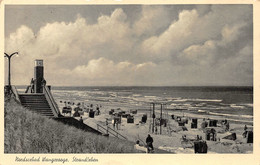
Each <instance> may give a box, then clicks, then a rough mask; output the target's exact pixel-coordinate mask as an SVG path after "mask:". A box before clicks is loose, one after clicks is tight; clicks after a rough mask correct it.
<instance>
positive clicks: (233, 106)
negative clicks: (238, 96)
mask: <svg viewBox="0 0 260 165" xmlns="http://www.w3.org/2000/svg"><path fill="white" fill-rule="evenodd" d="M230 107H231V108H239V109H243V108H245V106H242V105H236V104H230Z"/></svg>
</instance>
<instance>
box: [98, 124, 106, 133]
mask: <svg viewBox="0 0 260 165" xmlns="http://www.w3.org/2000/svg"><path fill="white" fill-rule="evenodd" d="M99 128H102V129H103V130H104V131H106V132H107V129H106V128H104V127H102V126H101V125H99V124H97V130H100V129H99Z"/></svg>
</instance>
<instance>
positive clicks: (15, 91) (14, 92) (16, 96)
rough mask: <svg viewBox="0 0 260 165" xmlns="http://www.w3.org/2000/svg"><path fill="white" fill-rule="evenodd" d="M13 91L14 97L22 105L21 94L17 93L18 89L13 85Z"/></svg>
mask: <svg viewBox="0 0 260 165" xmlns="http://www.w3.org/2000/svg"><path fill="white" fill-rule="evenodd" d="M11 90H12V92H13V94H14V96H15V99H16V100H17V101H18V102H19V103H21V100H20V98H19V94H18V91H17V89H16V87H15V86H13V85H12V86H11Z"/></svg>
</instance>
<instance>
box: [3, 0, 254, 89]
mask: <svg viewBox="0 0 260 165" xmlns="http://www.w3.org/2000/svg"><path fill="white" fill-rule="evenodd" d="M252 18H253V9H252V5H57V6H54V5H20V6H19V5H6V6H5V52H6V53H8V54H11V53H13V52H16V51H18V52H19V56H14V57H12V60H11V63H12V66H11V73H12V77H11V81H12V84H15V85H29V83H30V80H31V78H32V77H33V76H34V60H35V59H43V60H44V77H45V79H46V81H47V84H49V85H55V86H252V85H253V19H252ZM7 66H8V65H7V58H5V83H7V71H8V70H7Z"/></svg>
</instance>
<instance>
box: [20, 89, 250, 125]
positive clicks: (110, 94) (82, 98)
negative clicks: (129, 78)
mask: <svg viewBox="0 0 260 165" xmlns="http://www.w3.org/2000/svg"><path fill="white" fill-rule="evenodd" d="M19 90H21V88H20V89H19ZM51 92H52V94H53V97H54V99H55V100H56V102H57V103H58V105H59V106H60V107H62V106H64V102H70V103H75V105H76V104H78V103H80V104H84V105H87V104H93V105H101V106H102V107H103V108H106V109H122V110H125V111H128V110H135V109H137V110H148V111H149V110H151V107H152V104H151V103H156V105H155V107H156V108H157V109H160V108H161V107H160V104H163V108H164V110H167V114H174V112H177V111H179V112H180V111H181V112H183V113H185V114H196V115H197V116H200V115H201V116H205V115H206V116H209V117H219V118H225V119H230V120H233V121H238V122H239V121H242V122H248V123H251V124H253V87H223V86H221V87H219V86H218V87H212V86H210V87H208V86H204V87H197V86H196V87H168V86H167V87H161V86H160V87H147V86H143V87H141V86H138V87H137V86H133V87H131V86H129V87H125V86H124V87H122V86H113V87H111V86H110V87H109V86H102V87H82V86H81V87H75V86H74V87H72V86H71V87H69V86H66V87H58V86H52V88H51ZM164 112H165V111H164Z"/></svg>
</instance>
